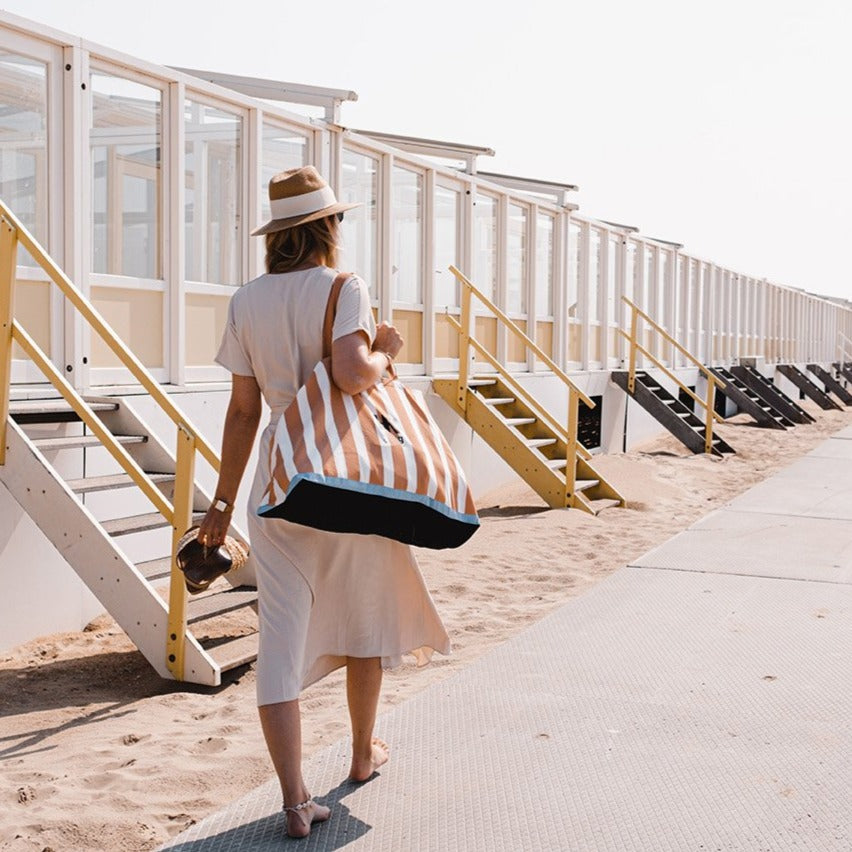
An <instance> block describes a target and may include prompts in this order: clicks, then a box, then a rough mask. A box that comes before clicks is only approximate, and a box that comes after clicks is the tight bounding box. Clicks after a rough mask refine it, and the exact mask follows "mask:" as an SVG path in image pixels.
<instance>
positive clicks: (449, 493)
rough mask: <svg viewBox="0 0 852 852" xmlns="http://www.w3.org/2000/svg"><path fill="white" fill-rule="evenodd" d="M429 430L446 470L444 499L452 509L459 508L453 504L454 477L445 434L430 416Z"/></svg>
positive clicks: (442, 465)
mask: <svg viewBox="0 0 852 852" xmlns="http://www.w3.org/2000/svg"><path fill="white" fill-rule="evenodd" d="M429 430H430V431H431V433H432V440H433V441H434V442H435V446H436V447H437V448H438V453H439V454H440V456H441V467H442V468H443V470H444V499H445V500H446V501H447V505H448V506H450V508H452V509H457V508H458V507H457V506H453V505H452V500H453V490H454V489H453V479H452V471H451V470H450V462H449V460H448V459H447V454H446V453H445V452H444V436H443V435H442V434H441V430H440V429H439V428H438V424H437V423H436V422H435V421H434V420H432V419H431V418H430V420H429Z"/></svg>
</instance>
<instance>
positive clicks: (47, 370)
mask: <svg viewBox="0 0 852 852" xmlns="http://www.w3.org/2000/svg"><path fill="white" fill-rule="evenodd" d="M12 336H13V338H14V339H15V341H16V342H17V343H18V345H19V346H20V347H21V348H22V349H23V350H24V352H26V353H27V355H29V356H30V358H31V359H32V361H33V362H34V363H35V365H36V366H37V367H38V368H39V369H40V370H41V371H42V373H44V375H45V376H46V377H47V378H48V379H49V380H50V382H51V384H52V385H53V386H54V387H55V388H56V389H57V390H58V391H59V392H60V393H61V394H62V396H63V397H64V398H65V400H66V402H67V403H68V404H69V405H70V406H71V408H73V409H74V411H76V412H77V414H78V415H79V417H80V419H81V420H82V421H83V422H84V423H85V424H86V425H87V426H88V427H89V428H90V429H91V430H92V432H94V433H95V435H97V437H98V439H99V440H100V442H101V443H102V444H103V445H104V446H105V447H106V448H107V450H109V452H110V454H111V455H112V457H113V458H114V459H115V460H116V461H117V462H118V463H119V464H120V465H121V466H122V467H123V468H124V471H125V473H127V475H128V476H130V477H131V478H132V479H133V480H134V482H136V484H137V485H138V486H139V487H140V488H141V489H142V491H143V492H144V493H145V496H146V497H147V498H148V499H149V500H150V501H151V502H152V503H153V504H154V506H156V507H157V511H158V512H159V513H160V514H161V515H162V516H163V517H164V518H165V519H166V520H167V521H168V522H169V523H170V524H171V523H173V522H174V509H173V507H172V504H171V503H169V501H168V500H166V498H165V497H164V496H163V493H162V491H160V490H159V489H158V488H157V486H156V485H154V483H153V482H152V481H151V479H150V477H149V476H148V474H147V473H145V471H144V470H142V468H141V467H139V465H138V464H137V463H136V462H135V461H134V460H133V458H132V457H131V455H130V454H129V453H128V452H127V450H125V449H124V447H122V446H121V444H119V443H118V441H116V440H115V436H114V435H113V434H112V432H110V431H109V429H107V428H106V427H105V426H104V425H103V423H101V421H100V418H99V417H98V416H97V414H95V412H94V411H93V410H92V408H91V407H90V406H89V404H88V403H87V402H86V401H85V400H84V399H83V398H82V397H81V396H80V395H79V394H78V393H77V391H76V390H75V389H74V388H73V387H71V385H70V384H68V382H67V381H66V380H65V376H63V375H62V373H60V372H59V370H57V369H56V367H54V366H53V364H52V363H51V361H50V359H49V358H48V357H47V355H45V354H44V352H43V351H42V350H41V348H40V347H39V345H38V344H37V343H36V342H35V341H34V340H33V339H32V337H30V336H29V334H27V333H26V331H24V329H23V328H21V327H20V326H19V325H18V323H17V322H13V323H12Z"/></svg>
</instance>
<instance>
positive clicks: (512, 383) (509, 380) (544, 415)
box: [447, 314, 592, 459]
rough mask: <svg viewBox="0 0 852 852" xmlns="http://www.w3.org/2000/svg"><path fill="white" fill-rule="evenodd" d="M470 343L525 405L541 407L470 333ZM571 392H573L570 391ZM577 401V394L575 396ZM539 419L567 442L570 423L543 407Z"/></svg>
mask: <svg viewBox="0 0 852 852" xmlns="http://www.w3.org/2000/svg"><path fill="white" fill-rule="evenodd" d="M447 320H448V321H449V323H450V325H452V326H453V328H455V330H456V331H458V333H459V334H461V333H462V325H461V323H460V322H459V321H458V320H457V319H456V318H455V317H453V316H452V315H451V314H447ZM469 340H470V345H471V346H472V347H473V348H474V349H475V350H476V351H477V352H478V353H479V354H480V355H481V356H482V357H483V358H484V359H485V360H486V361H487V362H488V364H490V365H491V366H492V367H493V368H494V369H495V370H496V371H497V372H498V373H499V374H500V378H501V379H502V380H503V381H504V382H505V383H506V384H507V385H508V386H509V387H510V388H511V389H512V393H515V394H517V395H518V396H519V397H520V398H521V399H523V400H524V401H525V402H526V403H527V405H529V406H531V407H534V408H541V404H540V403H538V402H536V400H535V399H534V397H533V395H532V394H531V393H530V392H529V391H528V390H526V389H525V388H524V387H523V386H522V385H521V384H520V383H519V382H518V381H517V380H516V379H515V378H514V377H513V376H512V375H511V374H510V373H508V372H506V369H505V367H504V366H503V365H502V364H501V363H500V362H499V361H498V360H497V359H496V358H495V357H494V356H493V355H492V354H491V353H490V352H489V351H488V350H487V349H486V348H485V346H483V345H482V344H481V343H480V342H479V341H478V340H477V339H476V338H475V337H473V336H472V335H471V336H469ZM572 393H573V392H572ZM577 399H578V401H579V396H577ZM540 415H541V416H540V417H539V419H540V420H541V421H542V422H543V423H544V424H545V426H547V427H548V429H550V430H551V431H552V432H554V433H555V434H556V435H558V436H559V437H560V438H562V440H563V441H565V442H569V441H570V436H571V427H570V425H569V426H568V427H567V428H566V427H565V426H563V425H562V424H561V423H560V422H559V421H558V420H557V419H556V418H555V417H552V416H551V415H550V414H549V413H548V412H547V411H545V410H544V409H543V408H542V409H541V412H540ZM577 451H578V452H579V453H580V455H582V456H583V458H586V459H590V458H591V457H592V454H591V453H590V452H589V451H588V450H587V449H586V448H585V447H584V446H583V445H582V444H577Z"/></svg>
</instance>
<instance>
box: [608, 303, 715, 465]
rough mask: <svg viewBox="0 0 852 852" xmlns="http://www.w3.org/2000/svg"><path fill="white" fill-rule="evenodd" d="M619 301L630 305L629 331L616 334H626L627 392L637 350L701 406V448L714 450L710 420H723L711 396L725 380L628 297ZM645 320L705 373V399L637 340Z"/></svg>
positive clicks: (631, 383) (633, 381) (632, 387)
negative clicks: (642, 322) (702, 443)
mask: <svg viewBox="0 0 852 852" xmlns="http://www.w3.org/2000/svg"><path fill="white" fill-rule="evenodd" d="M621 299H622V301H623V302H624V303H625V304H626V305H627V306H628V307H629V308H630V312H631V313H630V333H629V334H628V333H627V332H626V331H624V330H623V329H621V328H619V329H617V330H618V333H619V334H621V335H622V336H623V337H625V338H626V339H627V341H628V343H629V344H630V351H629V366H628V373H627V389H628V391H629V393H631V394H632V393H633V392H634V390H635V388H636V353H637V352H641V353H642V355H643V356H644V357H646V358H648V360H650V361H652V362H653V363H654V364H655V365H656V366H657V367H659V368H660V369H661V370H662V371H663V372H664V373H665V374H666V375H667V376H668V377H669V378H670V379H671V380H672V381H673V382H674V383H675V384H676V385H677V386H678V387H679V388H680V389H681V390H683V391H685V392H686V393H687V394H688V395H689V396H690V397H692V399H694V400H695V401H696V402H697V403H698V404H699V405H701V406H702V407H703V408H704V412H705V416H704V451H705V452H707V453H709V452H712V450H713V421H714V420H717V421H719V422H720V423H722V422H724V421H723V418H722V417H720V416H719V415H718V414H717V413H716V411H715V406H714V399H715V395H716V388H717V387H718V388H719V389H721V388H724V387H725V382H723V381H722V380H721V379H720V378H719V377H718V376H716V375H715V374H714V373H712V372H711V371H710V370H709V369H708V368H707V367H705V366H704V364H702V363H701V361H699V360H698V358H696V357H695V356H694V355H693V354H692V353H691V352H690V351H689V350H688V349H686V347H684V346H682V345H681V344H680V343H678V342H677V340H675V339H674V338H673V337H672V336H671V335H670V334H669V333H668V332H667V331H666V330H665V329H664V328H663V327H662V326H661V325H659V323H657V322H655V321H654V320H653V319H651V317H650V316H648V314H647V313H645V311H643V310H642V309H641V308H640V307H639V306H638V305H637V304H635V303H634V302H632V301H631V300H630V299H628V298H627V296H622V297H621ZM640 318H641V319H643V320H645V321H646V322H647V323H648V324H649V325H650V326H651V328H652V330H653V331H655V332H657V333H658V334H659V335H660V336H661V337H662V338H663V339H664V340H666V341H667V342H669V343H671V344H672V346H674V347H675V349H677V350H678V352H680V353H681V354H682V355H685V356H686V357H687V358H688V359H689V360H690V361H691V362H692V363H693V364H694V365H695V366H696V367H698V369H699V371H700V372H701V373H703V374H704V377H705V378H706V379H707V399H706V400H705V399H701V397H699V396H698V395H697V394H696V393H695V392H694V391H692V390H691V389H690V388H688V387H687V386H686V385H685V384H684V383H683V382H682V381H681V380H680V379H679V378H678V377H677V376H676V375H675V374H674V373H673V372H672V371H671V370H669V369H668V368H667V367H666V366H665V365H664V364H663V363H662V362H661V361H660V360H659V359H658V358H657V357H656V356H654V355H652V354H651V353H650V352H649V351H648V350H647V349H646V348H645V347H644V346H643V345H642V344H641V343H640V342H639V336H640V332H639V319H640Z"/></svg>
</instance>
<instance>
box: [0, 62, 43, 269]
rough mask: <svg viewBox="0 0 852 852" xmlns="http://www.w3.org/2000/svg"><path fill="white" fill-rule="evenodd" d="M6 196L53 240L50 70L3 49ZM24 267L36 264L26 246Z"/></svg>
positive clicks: (0, 100) (0, 115)
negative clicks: (50, 215)
mask: <svg viewBox="0 0 852 852" xmlns="http://www.w3.org/2000/svg"><path fill="white" fill-rule="evenodd" d="M0 198H2V199H3V200H4V201H5V202H6V204H8V205H9V207H11V208H12V212H13V213H14V214H15V215H16V216H17V217H18V218H19V219H20V220H21V223H22V224H23V225H24V226H25V227H26V228H27V230H28V231H30V233H31V234H32V235H33V236H34V237H35V238H36V239H37V240H38V241H39V242H40V243H41V245H42V246H44V247H45V248H46V249H48V250H49V248H50V247H49V246H48V241H47V211H48V196H47V66H46V65H45V64H44V63H43V62H37V61H36V60H34V59H27V58H26V57H23V56H16V55H15V54H13V53H4V52H2V51H0ZM18 263H19V264H22V265H26V266H34V265H35V261H34V260H33V259H32V258H31V257H30V255H29V252H27V251H25V250H24V248H23V247H22V246H21V247H19V249H18Z"/></svg>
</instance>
